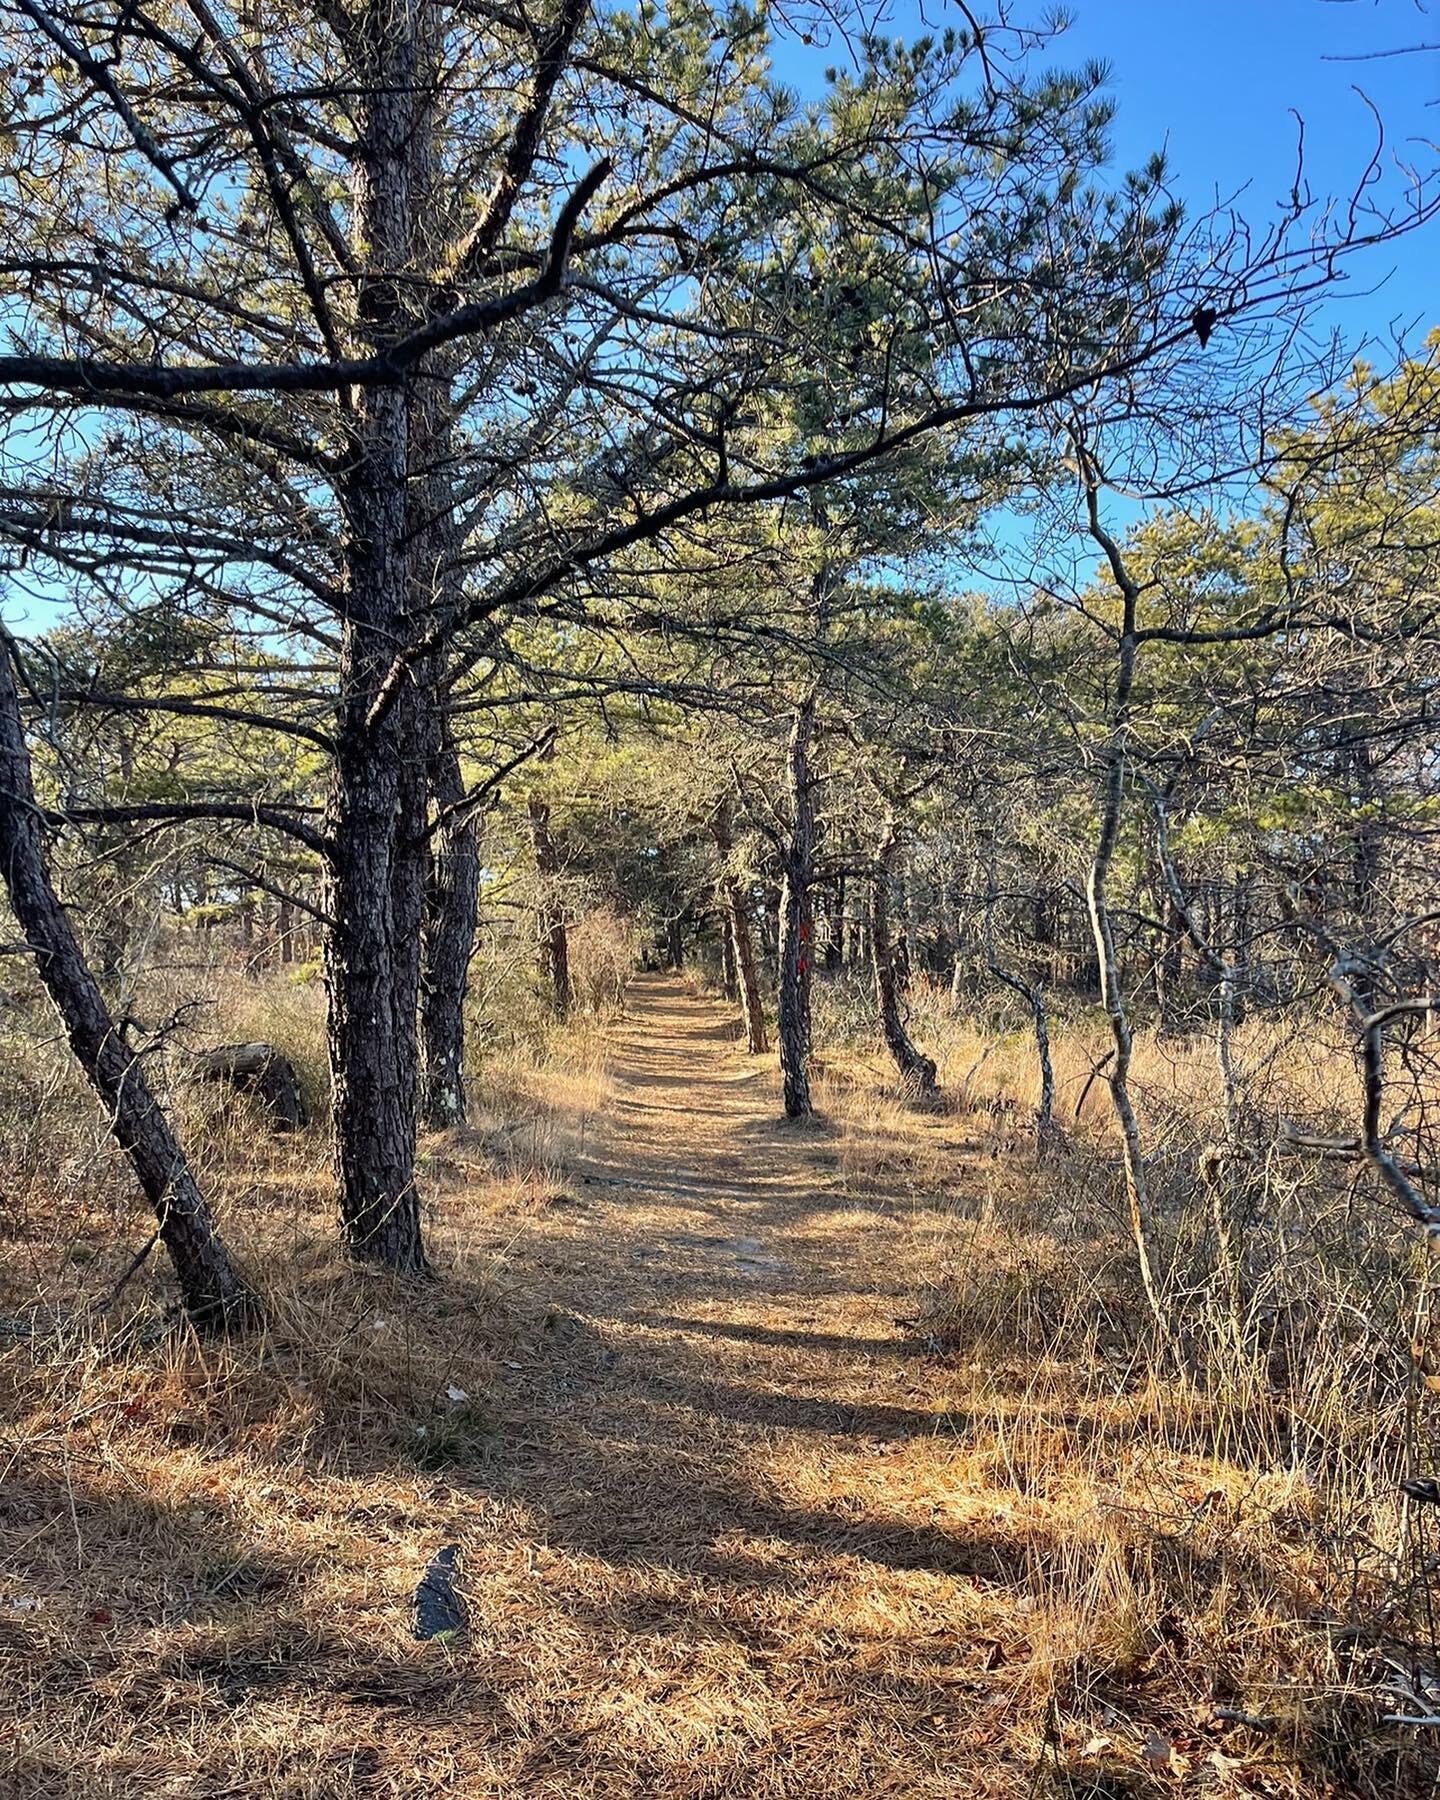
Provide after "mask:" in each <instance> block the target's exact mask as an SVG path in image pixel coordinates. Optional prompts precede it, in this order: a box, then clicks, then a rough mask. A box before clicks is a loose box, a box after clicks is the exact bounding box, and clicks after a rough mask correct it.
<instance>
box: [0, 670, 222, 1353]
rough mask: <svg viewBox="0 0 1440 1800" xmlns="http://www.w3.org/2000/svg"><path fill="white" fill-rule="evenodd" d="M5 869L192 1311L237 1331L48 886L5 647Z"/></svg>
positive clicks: (203, 1218) (183, 1178)
mask: <svg viewBox="0 0 1440 1800" xmlns="http://www.w3.org/2000/svg"><path fill="white" fill-rule="evenodd" d="M0 868H3V872H4V877H5V885H6V888H7V890H8V892H9V896H10V907H11V910H12V911H13V913H14V914H15V918H16V920H17V922H18V923H19V926H20V929H21V930H22V931H23V932H24V933H25V939H26V942H27V944H28V945H29V946H30V948H31V949H32V950H33V951H34V952H35V957H36V965H37V968H38V972H39V975H40V980H41V982H42V983H43V985H44V988H45V991H46V993H47V994H48V995H49V996H50V1000H51V1003H52V1005H53V1006H54V1008H55V1010H56V1012H57V1013H58V1014H59V1015H60V1019H61V1022H62V1024H63V1025H64V1027H65V1035H66V1037H67V1038H68V1039H69V1041H70V1048H71V1049H72V1050H73V1051H74V1053H75V1059H76V1061H77V1062H78V1063H79V1064H80V1067H81V1069H82V1070H83V1071H84V1073H85V1078H86V1080H87V1081H88V1082H89V1083H90V1085H91V1087H92V1088H93V1089H94V1090H95V1092H96V1094H97V1095H98V1096H99V1099H100V1103H101V1105H102V1106H103V1107H104V1108H105V1113H106V1116H107V1118H108V1120H109V1124H110V1130H111V1133H112V1135H113V1136H114V1138H115V1141H116V1143H117V1144H119V1146H120V1148H121V1149H122V1150H123V1151H124V1153H125V1155H126V1156H127V1157H128V1158H129V1160H130V1165H131V1167H132V1168H133V1169H134V1170H135V1173H136V1175H137V1176H138V1178H139V1181H140V1185H141V1187H142V1188H143V1189H144V1191H145V1197H146V1199H147V1200H148V1201H149V1202H150V1204H151V1206H153V1207H154V1209H155V1217H156V1219H157V1221H158V1231H159V1236H160V1241H161V1243H163V1244H164V1246H165V1248H166V1250H167V1251H168V1252H169V1255H170V1260H171V1262H172V1263H173V1264H174V1266H175V1274H176V1276H177V1278H178V1279H179V1283H180V1296H181V1300H182V1301H183V1303H184V1307H185V1311H186V1313H187V1314H188V1316H189V1317H190V1318H191V1319H192V1320H193V1321H194V1323H195V1324H196V1325H197V1326H198V1327H200V1328H201V1329H204V1330H207V1331H208V1330H227V1329H235V1328H237V1327H239V1326H240V1325H242V1324H244V1323H246V1322H247V1321H248V1320H249V1319H250V1318H252V1317H253V1315H254V1311H255V1307H254V1302H253V1300H252V1298H251V1296H250V1294H249V1292H248V1291H247V1290H246V1288H245V1285H244V1283H243V1282H242V1281H241V1279H240V1277H239V1275H238V1274H237V1273H236V1272H235V1269H234V1266H233V1265H232V1263H231V1261H230V1257H229V1254H228V1252H227V1251H226V1249H225V1246H224V1244H223V1242H222V1241H221V1239H220V1235H219V1233H218V1232H217V1230H216V1229H215V1222H214V1219H213V1217H212V1215H211V1212H210V1208H209V1207H208V1205H207V1204H206V1202H205V1199H204V1196H203V1195H202V1194H201V1192H200V1189H199V1187H198V1185H197V1183H196V1181H195V1177H194V1176H193V1174H192V1173H191V1172H190V1166H189V1164H188V1162H187V1161H186V1159H185V1154H184V1152H183V1151H182V1150H181V1148H180V1146H179V1144H178V1143H177V1142H176V1140H175V1136H174V1134H173V1132H172V1131H171V1129H170V1124H169V1121H168V1120H167V1119H166V1117H165V1115H164V1113H163V1112H162V1111H161V1110H160V1107H159V1106H158V1105H157V1103H156V1101H155V1098H154V1096H153V1094H152V1093H151V1091H150V1085H149V1083H148V1081H147V1080H146V1078H145V1072H144V1070H143V1069H142V1067H141V1066H140V1063H139V1061H138V1059H137V1058H136V1056H135V1054H134V1053H133V1051H131V1050H130V1049H129V1047H128V1046H127V1045H126V1043H125V1040H124V1038H123V1037H122V1036H121V1034H120V1032H119V1030H118V1029H117V1027H116V1025H115V1023H114V1021H113V1020H112V1019H111V1017H110V1014H109V1012H108V1010H107V1008H106V1005H105V1001H104V998H103V996H102V995H101V992H100V987H99V984H98V983H97V982H96V980H95V977H94V976H93V975H92V974H91V972H90V970H89V968H88V967H87V966H86V963H85V960H84V958H83V956H82V955H81V953H80V946H79V945H78V943H77V942H76V940H75V934H74V932H73V931H72V930H71V929H70V922H69V920H68V919H67V918H66V916H65V911H64V908H63V907H62V906H61V904H60V900H59V897H58V896H57V895H56V892H55V889H54V887H53V885H52V884H51V881H50V873H49V870H48V868H47V866H46V861H45V846H44V841H43V838H42V836H41V830H40V819H39V815H38V813H37V811H36V807H35V790H34V786H33V783H32V780H31V774H30V756H29V752H28V750H27V749H26V745H25V732H24V727H23V726H22V724H21V720H20V705H19V699H18V696H17V694H16V691H15V682H14V677H13V675H12V673H11V668H10V658H9V654H8V648H7V649H0Z"/></svg>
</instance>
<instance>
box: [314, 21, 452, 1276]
mask: <svg viewBox="0 0 1440 1800" xmlns="http://www.w3.org/2000/svg"><path fill="white" fill-rule="evenodd" d="M357 36H358V38H359V40H360V41H361V42H362V45H363V54H364V57H365V61H366V65H367V69H368V76H369V78H368V79H367V81H366V82H365V83H364V86H363V88H362V90H361V94H360V98H359V100H358V112H359V117H358V122H357V136H358V139H359V151H358V155H357V158H356V167H357V169H358V170H359V174H358V175H357V177H356V193H355V221H356V236H357V242H358V243H359V244H360V245H361V246H362V247H363V253H364V257H365V262H364V267H365V268H366V269H368V270H374V271H377V272H376V273H374V274H371V275H367V276H366V278H365V279H364V280H363V281H362V282H361V285H360V292H359V295H358V297H357V307H358V313H359V318H360V321H361V325H362V328H363V333H364V336H365V338H366V340H367V342H368V345H369V346H370V347H372V348H374V349H376V350H381V349H383V348H384V345H385V344H386V343H387V342H388V341H389V340H390V339H391V338H392V337H394V336H395V335H398V334H400V333H401V332H403V331H404V329H405V327H406V324H407V322H408V319H409V312H408V309H409V307H410V305H411V298H412V291H411V288H410V286H409V284H408V283H407V281H406V279H405V271H407V270H408V269H409V268H410V266H411V263H412V261H413V254H414V250H415V244H416V235H417V234H416V221H415V210H414V205H413V199H414V195H413V187H412V181H411V175H412V159H413V157H414V155H415V140H416V138H417V135H420V130H419V128H420V126H421V124H422V121H423V112H422V107H421V101H420V98H419V96H420V95H421V92H422V88H423V84H422V83H421V81H420V74H421V69H420V57H419V44H418V36H417V23H416V15H415V11H414V8H413V6H407V5H400V6H390V5H385V6H380V5H375V6H373V7H371V8H370V9H368V10H367V11H366V13H365V14H364V16H363V18H362V19H361V21H360V23H359V26H358V28H357ZM410 404H411V389H410V384H408V383H407V384H403V385H400V386H397V387H394V388H388V389H378V390H366V391H363V392H362V393H361V394H360V395H359V396H358V398H357V400H356V403H355V412H354V414H353V415H352V418H353V423H352V428H351V443H350V445H349V446H348V451H347V457H348V473H347V476H346V478H345V480H344V482H343V484H342V488H341V500H342V505H343V509H344V516H345V528H346V544H345V552H346V589H347V592H346V607H345V622H344V629H343V634H342V638H341V649H340V659H339V696H340V698H339V706H338V720H337V725H338V730H337V733H336V737H337V748H336V754H335V761H334V770H333V777H332V781H331V790H330V797H329V808H328V825H329V833H330V839H331V850H330V859H329V870H328V876H329V881H328V894H327V903H326V907H325V910H326V912H327V913H328V914H329V916H330V918H331V919H332V920H333V921H334V923H333V924H332V926H331V928H330V930H329V932H328V934H327V942H326V958H325V979H326V990H327V993H328V996H329V1002H330V1016H329V1029H328V1038H329V1050H330V1067H331V1077H332V1083H333V1090H334V1113H333V1120H334V1155H335V1168H336V1176H337V1181H338V1186H339V1190H340V1217H341V1228H342V1232H343V1235H344V1238H345V1242H346V1244H347V1246H348V1248H349V1250H350V1251H351V1253H352V1254H353V1255H355V1256H357V1257H360V1258H362V1259H364V1260H366V1261H371V1262H378V1263H382V1264H384V1265H385V1266H386V1267H387V1268H391V1269H395V1270H398V1271H400V1272H402V1273H409V1274H422V1273H426V1272H427V1264H426V1260H425V1251H424V1246H423V1242H422V1238H421V1230H420V1208H419V1201H418V1196H417V1194H416V1191H415V1103H416V1085H417V1075H418V1065H419V1045H418V1030H417V1016H416V1015H417V1007H418V1001H419V989H420V934H421V920H422V913H423V898H424V885H425V865H426V852H425V811H426V789H425V771H426V752H427V749H428V745H429V738H430V731H429V727H428V709H429V704H430V703H429V700H428V696H427V694H426V692H425V684H424V682H423V681H421V680H420V679H419V676H418V672H417V671H415V670H413V669H412V670H411V672H410V678H409V679H407V680H404V681H402V682H400V683H399V685H398V687H393V685H392V688H391V689H390V690H389V691H388V692H387V693H386V701H385V704H383V705H381V706H380V708H379V710H378V712H377V711H376V710H375V709H376V703H377V701H378V700H379V699H380V698H381V695H382V691H384V690H383V689H382V684H383V683H384V681H385V677H386V674H387V672H388V671H389V669H390V667H391V663H392V661H393V659H394V657H395V655H396V652H397V650H401V649H404V648H405V647H407V646H409V645H413V644H414V642H415V641H416V638H417V636H418V634H419V632H420V631H421V630H422V629H423V625H424V615H423V613H421V612H419V611H418V610H417V609H416V607H415V606H414V605H412V601H413V600H414V599H415V584H414V581H413V573H414V571H413V566H412V548H411V536H410V531H409V525H410V518H409V514H408V508H407V501H406V493H407V480H408V475H409V455H410Z"/></svg>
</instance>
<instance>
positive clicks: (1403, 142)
mask: <svg viewBox="0 0 1440 1800" xmlns="http://www.w3.org/2000/svg"><path fill="white" fill-rule="evenodd" d="M1424 4H1425V5H1426V6H1428V9H1429V10H1428V12H1426V11H1422V10H1421V5H1420V4H1419V3H1417V0H1070V3H1069V5H1068V6H1067V11H1069V12H1070V13H1071V14H1072V15H1073V24H1072V25H1071V26H1070V28H1069V29H1068V30H1066V31H1065V32H1064V34H1063V35H1062V36H1061V37H1060V38H1059V39H1058V41H1057V42H1056V45H1055V48H1054V53H1053V55H1052V56H1051V57H1050V58H1049V59H1048V60H1049V61H1050V63H1051V64H1053V65H1057V66H1062V67H1063V66H1066V65H1073V64H1078V63H1082V62H1086V61H1089V60H1091V59H1092V58H1093V59H1098V60H1101V61H1104V62H1105V63H1107V64H1108V65H1109V66H1110V69H1111V90H1110V91H1111V93H1112V95H1113V97H1114V98H1115V100H1116V101H1117V103H1118V106H1119V112H1118V116H1117V118H1116V121H1115V126H1114V130H1113V139H1114V144H1115V163H1116V165H1117V167H1119V168H1132V167H1135V166H1137V165H1138V164H1140V163H1141V162H1143V161H1144V160H1145V159H1146V158H1147V157H1148V156H1149V155H1150V153H1151V152H1152V151H1154V150H1156V149H1160V148H1164V149H1165V150H1166V151H1167V154H1168V160H1169V164H1170V171H1171V178H1172V185H1173V187H1174V189H1175V191H1176V192H1177V193H1178V194H1179V195H1180V197H1181V198H1182V199H1183V200H1184V201H1185V203H1186V205H1187V207H1189V208H1190V209H1191V210H1193V211H1195V212H1202V211H1204V210H1205V209H1206V208H1207V207H1209V206H1211V205H1213V204H1214V203H1215V201H1216V199H1217V197H1218V198H1219V199H1221V200H1224V201H1229V200H1231V199H1233V198H1235V197H1236V196H1238V197H1239V200H1238V205H1239V210H1240V211H1241V212H1243V213H1244V214H1245V215H1246V216H1247V217H1249V218H1250V219H1251V220H1252V221H1254V222H1256V223H1257V224H1258V223H1264V222H1267V221H1268V220H1270V219H1271V218H1273V216H1274V211H1273V209H1274V207H1275V205H1276V204H1277V203H1278V202H1279V201H1280V200H1281V199H1282V198H1283V197H1284V196H1285V195H1286V194H1287V193H1288V192H1289V189H1290V184H1291V181H1292V179H1293V176H1294V171H1295V156H1296V133H1297V127H1296V121H1295V118H1294V116H1293V113H1294V112H1298V113H1299V114H1300V116H1301V117H1302V118H1303V120H1304V122H1305V139H1306V168H1307V172H1308V178H1309V183H1310V186H1311V189H1312V190H1313V191H1314V192H1315V194H1316V195H1317V196H1319V195H1322V194H1327V193H1334V192H1342V193H1348V192H1349V191H1350V190H1351V189H1352V188H1353V186H1354V184H1355V181H1356V180H1357V179H1358V177H1359V175H1360V174H1361V173H1362V171H1363V170H1364V167H1365V165H1366V163H1367V161H1368V160H1369V157H1370V155H1371V152H1372V151H1373V149H1374V146H1375V141H1376V136H1375V123H1374V119H1373V117H1372V114H1371V112H1370V110H1369V108H1368V107H1367V106H1366V104H1365V101H1364V100H1363V99H1362V98H1361V97H1360V95H1359V94H1357V93H1356V92H1355V91H1354V90H1355V89H1356V88H1357V87H1359V88H1362V89H1363V90H1364V91H1365V93H1366V94H1367V95H1368V96H1369V98H1370V100H1371V101H1373V102H1374V104H1375V105H1376V107H1377V108H1378V109H1379V112H1380V115H1381V118H1382V121H1383V123H1384V126H1385V132H1386V140H1387V146H1388V148H1387V163H1389V164H1390V168H1389V179H1390V181H1391V184H1392V186H1391V191H1392V192H1397V191H1398V178H1397V177H1396V176H1395V174H1394V171H1393V158H1394V157H1395V156H1396V155H1399V156H1401V157H1403V158H1404V159H1406V160H1412V161H1415V162H1417V163H1419V164H1420V165H1421V166H1426V165H1427V164H1430V163H1434V162H1440V152H1437V150H1436V147H1435V146H1436V144H1437V142H1440V50H1435V51H1432V52H1430V53H1429V54H1422V55H1414V56H1396V57H1382V58H1374V55H1373V53H1375V52H1377V51H1388V50H1391V49H1395V48H1398V47H1403V46H1406V45H1414V44H1422V43H1429V44H1440V0H1424ZM972 10H974V11H975V12H976V13H977V14H978V15H979V16H981V17H984V16H985V15H986V14H987V13H989V12H990V11H991V5H990V4H986V0H975V4H974V5H973V6H972ZM1046 10H1048V9H1047V7H1045V6H1044V5H1042V4H1041V0H1013V11H1014V13H1015V15H1016V16H1017V17H1019V18H1023V19H1028V20H1029V21H1031V22H1034V21H1036V20H1037V19H1038V18H1039V17H1040V16H1041V15H1042V13H1043V12H1044V11H1046ZM962 22H963V21H962V19H961V15H960V13H959V12H958V10H957V9H956V8H955V7H954V6H953V5H951V4H949V3H948V0H892V4H891V6H890V8H889V11H888V15H887V20H886V24H885V27H884V29H885V30H886V31H887V32H889V33H893V34H895V35H897V36H903V37H907V38H908V37H913V36H916V35H918V34H919V33H921V32H923V31H926V30H927V29H928V30H935V31H938V30H940V29H942V28H943V27H944V26H945V25H947V24H956V25H958V24H961V23H962ZM1367 56H1368V57H1369V58H1371V59H1370V60H1364V61H1357V60H1340V59H1349V58H1355V57H1367ZM839 60H840V55H839V54H838V47H836V46H833V45H832V46H831V47H830V48H828V49H826V50H820V49H812V50H809V51H806V50H802V49H801V48H800V47H799V46H798V45H794V44H792V45H791V46H789V47H787V49H786V50H783V51H781V53H780V54H779V55H778V56H777V58H776V64H777V68H778V70H779V71H780V72H781V73H782V75H783V78H784V79H786V80H787V81H791V82H793V83H794V84H795V85H796V86H797V87H799V88H800V89H801V90H802V91H804V90H806V89H808V88H811V87H812V84H813V83H816V82H818V81H819V80H820V79H821V72H822V70H823V68H824V66H825V65H826V64H827V63H830V64H834V63H836V62H838V61H839ZM1292 109H1293V112H1292ZM1348 288H1349V292H1348V293H1347V294H1346V296H1345V297H1344V298H1339V297H1337V298H1336V299H1335V300H1334V301H1332V302H1330V303H1329V312H1330V316H1331V317H1332V319H1333V321H1334V323H1335V324H1336V325H1337V326H1338V327H1339V328H1340V329H1341V331H1342V332H1343V333H1344V335H1345V336H1346V338H1347V339H1348V338H1350V337H1351V336H1352V335H1353V336H1355V337H1357V338H1359V337H1363V336H1366V335H1376V336H1380V337H1383V338H1387V339H1388V338H1390V337H1392V336H1394V335H1395V334H1396V333H1403V335H1404V337H1405V339H1406V341H1407V343H1408V345H1409V347H1411V348H1414V347H1415V346H1416V345H1417V344H1418V341H1419V338H1420V337H1422V336H1423V335H1424V333H1425V331H1426V330H1428V329H1429V328H1430V327H1431V326H1432V325H1440V223H1437V224H1436V225H1435V226H1434V227H1432V228H1431V229H1429V230H1427V231H1424V232H1420V233H1417V234H1416V235H1415V236H1414V237H1413V238H1411V239H1410V240H1408V241H1405V242H1402V243H1400V244H1397V245H1395V246H1393V247H1391V248H1389V249H1386V250H1384V251H1382V252H1378V253H1377V254H1375V255H1374V256H1372V257H1370V258H1369V259H1368V260H1366V261H1365V262H1364V263H1363V264H1360V265H1357V267H1356V270H1355V273H1354V275H1353V276H1352V277H1351V279H1350V281H1349V283H1348ZM1371 288H1377V289H1378V291H1375V292H1373V293H1362V292H1361V290H1366V289H1371ZM1375 360H1377V361H1380V360H1383V359H1382V358H1380V357H1378V356H1377V357H1376V359H1375Z"/></svg>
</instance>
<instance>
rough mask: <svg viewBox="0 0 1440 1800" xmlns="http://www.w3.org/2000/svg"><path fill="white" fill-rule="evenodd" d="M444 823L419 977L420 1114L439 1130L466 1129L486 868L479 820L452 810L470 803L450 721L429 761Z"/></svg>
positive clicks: (428, 895)
mask: <svg viewBox="0 0 1440 1800" xmlns="http://www.w3.org/2000/svg"><path fill="white" fill-rule="evenodd" d="M430 795H431V799H432V800H433V801H434V803H435V806H436V808H437V809H438V811H439V813H440V815H441V817H440V818H439V819H438V820H437V823H436V825H435V827H434V829H433V831H432V834H431V839H430V863H429V868H428V871H427V879H426V886H425V922H424V933H423V943H422V965H421V974H420V1045H421V1055H422V1060H421V1080H420V1094H421V1098H420V1113H421V1117H422V1119H423V1120H424V1122H425V1124H426V1125H427V1126H428V1127H429V1129H430V1130H432V1131H444V1130H447V1129H448V1128H449V1127H451V1126H455V1125H463V1124H464V1123H465V994H466V990H467V987H468V984H469V976H470V958H471V955H472V954H473V952H474V948H475V919H476V912H477V908H478V906H479V897H480V863H479V858H478V855H477V853H476V830H475V824H474V820H473V819H472V818H471V817H468V816H466V815H464V814H462V813H458V812H457V813H455V814H454V816H453V817H451V818H450V819H448V820H447V819H446V818H445V817H444V814H445V813H446V811H447V809H449V808H452V807H459V806H460V805H461V803H462V802H463V800H464V797H465V784H464V780H463V778H462V776H461V772H460V758H459V755H458V754H457V752H456V749H455V745H454V743H453V741H452V740H451V737H450V732H449V728H448V726H446V725H445V724H444V723H443V721H442V722H441V724H440V726H439V730H438V732H437V742H436V745H435V748H434V750H433V752H432V754H431V760H430Z"/></svg>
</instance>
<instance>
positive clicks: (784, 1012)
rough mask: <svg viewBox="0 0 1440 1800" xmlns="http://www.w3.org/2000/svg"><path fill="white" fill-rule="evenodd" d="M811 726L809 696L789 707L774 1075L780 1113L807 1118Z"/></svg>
mask: <svg viewBox="0 0 1440 1800" xmlns="http://www.w3.org/2000/svg"><path fill="white" fill-rule="evenodd" d="M814 729H815V696H814V694H813V693H810V694H808V695H807V696H806V697H805V699H804V700H802V701H801V703H800V705H799V706H798V707H797V708H796V709H795V718H794V722H793V724H792V726H791V728H790V743H789V748H788V751H787V753H786V760H785V768H786V779H787V783H788V786H789V789H790V805H791V817H792V821H793V823H792V826H791V831H790V841H789V843H788V844H787V845H786V847H785V869H784V881H783V882H782V884H781V889H780V918H779V932H780V943H779V958H778V960H779V964H780V969H779V1007H778V1019H777V1024H776V1033H777V1035H778V1037H779V1039H780V1074H781V1079H782V1081H783V1084H784V1091H785V1116H786V1118H789V1119H803V1118H808V1117H809V1115H810V1113H811V1112H812V1111H813V1110H814V1108H813V1105H812V1103H811V1099H810V1077H809V1071H808V1066H807V1065H808V1062H809V1057H810V962H811V943H810V937H811V924H810V882H811V877H812V874H813V871H814V862H815V793H814V783H813V780H812V778H811V775H810V740H811V737H812V735H813V733H814Z"/></svg>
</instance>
